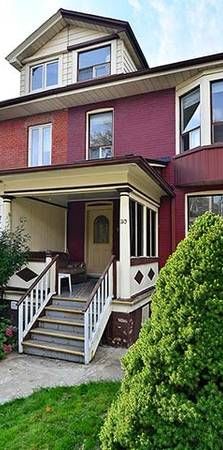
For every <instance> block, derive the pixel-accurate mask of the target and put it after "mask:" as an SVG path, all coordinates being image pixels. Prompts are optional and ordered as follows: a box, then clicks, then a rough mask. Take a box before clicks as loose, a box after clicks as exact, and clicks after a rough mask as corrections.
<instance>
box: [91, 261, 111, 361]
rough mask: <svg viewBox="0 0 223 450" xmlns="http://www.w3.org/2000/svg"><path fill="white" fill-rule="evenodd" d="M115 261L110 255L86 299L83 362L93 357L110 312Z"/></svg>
mask: <svg viewBox="0 0 223 450" xmlns="http://www.w3.org/2000/svg"><path fill="white" fill-rule="evenodd" d="M115 274H116V261H115V257H114V256H112V258H111V260H110V262H109V264H108V265H107V267H106V269H105V271H104V272H103V274H102V275H101V277H100V278H99V280H98V282H97V284H96V286H95V288H94V290H93V291H92V293H91V296H90V297H89V299H88V302H87V306H86V309H85V313H84V353H85V364H88V363H89V362H90V361H91V359H92V358H93V356H94V354H95V352H96V350H97V347H98V345H99V342H100V340H101V337H102V334H103V332H104V329H105V326H106V324H107V322H108V319H109V316H110V314H111V303H112V298H113V297H114V294H115V282H116V281H115V278H116V275H115Z"/></svg>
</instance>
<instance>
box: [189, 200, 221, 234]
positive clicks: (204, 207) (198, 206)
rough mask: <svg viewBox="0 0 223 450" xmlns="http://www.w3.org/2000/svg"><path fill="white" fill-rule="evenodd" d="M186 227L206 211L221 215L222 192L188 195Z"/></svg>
mask: <svg viewBox="0 0 223 450" xmlns="http://www.w3.org/2000/svg"><path fill="white" fill-rule="evenodd" d="M187 201H188V205H187V206H188V227H189V226H190V225H191V224H192V223H193V222H194V221H195V219H196V218H197V217H199V216H201V215H202V214H204V213H205V212H207V211H210V212H213V213H215V214H219V215H220V216H223V194H213V195H196V196H194V195H191V196H188V200H187Z"/></svg>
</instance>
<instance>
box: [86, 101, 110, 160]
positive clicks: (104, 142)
mask: <svg viewBox="0 0 223 450" xmlns="http://www.w3.org/2000/svg"><path fill="white" fill-rule="evenodd" d="M87 121H88V123H87V131H88V133H87V157H88V159H104V158H111V157H112V156H113V111H112V110H108V111H102V112H92V113H88V114H87Z"/></svg>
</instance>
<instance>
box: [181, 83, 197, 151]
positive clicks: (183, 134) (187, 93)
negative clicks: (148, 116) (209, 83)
mask: <svg viewBox="0 0 223 450" xmlns="http://www.w3.org/2000/svg"><path fill="white" fill-rule="evenodd" d="M198 89H199V94H200V103H199V105H200V109H201V86H200V84H198V85H196V86H195V87H193V88H192V89H190V90H188V91H186V92H185V93H183V94H182V95H180V96H179V135H180V136H179V137H180V143H179V147H180V154H184V153H186V152H189V151H190V150H194V149H195V148H198V147H200V146H201V112H200V126H198V127H195V128H193V129H192V130H190V131H188V132H187V133H183V132H182V121H183V108H182V101H183V98H184V97H186V96H187V95H190V94H192V93H193V92H195V91H197V90H198ZM195 130H200V144H199V145H198V146H196V147H192V148H188V149H187V150H184V149H183V136H185V135H186V134H187V135H188V136H189V139H190V132H191V131H195Z"/></svg>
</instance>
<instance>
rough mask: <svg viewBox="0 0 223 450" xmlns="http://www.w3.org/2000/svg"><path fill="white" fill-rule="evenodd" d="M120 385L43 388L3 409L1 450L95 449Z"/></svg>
mask: <svg viewBox="0 0 223 450" xmlns="http://www.w3.org/2000/svg"><path fill="white" fill-rule="evenodd" d="M119 386H120V383H118V382H99V383H90V384H82V385H81V386H75V387H58V388H53V389H42V390H41V391H39V392H35V393H34V394H33V395H31V396H30V397H27V398H25V399H18V400H15V401H13V402H10V403H6V404H5V405H1V406H0V449H1V450H51V449H52V450H95V449H99V448H100V447H99V439H98V433H99V431H100V428H101V425H102V423H103V420H104V417H105V415H106V411H107V409H108V407H109V406H110V404H111V402H112V400H113V399H114V398H115V396H116V393H117V391H118V389H119Z"/></svg>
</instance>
